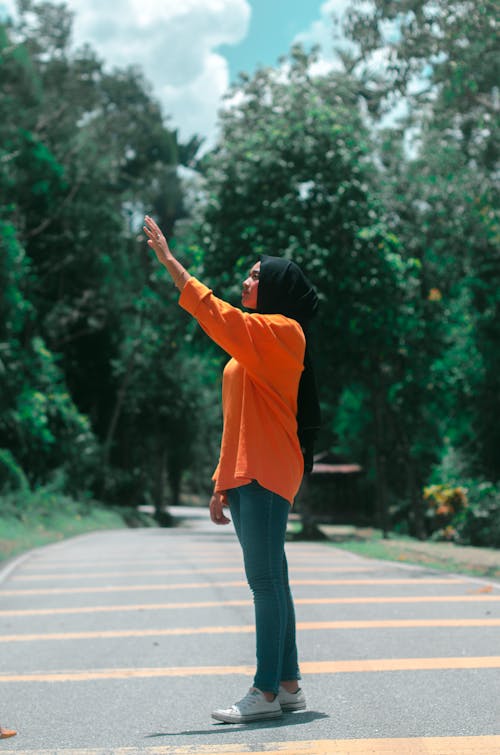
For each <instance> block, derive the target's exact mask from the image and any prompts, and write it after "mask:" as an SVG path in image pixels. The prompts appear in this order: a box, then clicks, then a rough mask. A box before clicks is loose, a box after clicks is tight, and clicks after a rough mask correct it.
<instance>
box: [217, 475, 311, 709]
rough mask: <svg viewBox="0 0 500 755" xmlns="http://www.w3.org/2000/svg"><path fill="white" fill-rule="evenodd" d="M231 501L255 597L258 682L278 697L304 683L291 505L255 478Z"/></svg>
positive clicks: (234, 492) (234, 490) (234, 493)
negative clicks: (290, 685)
mask: <svg viewBox="0 0 500 755" xmlns="http://www.w3.org/2000/svg"><path fill="white" fill-rule="evenodd" d="M227 497H228V502H229V507H230V511H231V518H232V520H233V523H234V528H235V530H236V534H237V535H238V539H239V541H240V544H241V547H242V550H243V558H244V562H245V573H246V577H247V580H248V584H249V585H250V589H251V590H252V592H253V598H254V606H255V630H256V645H257V671H256V674H255V678H254V682H253V683H254V686H255V687H257V688H258V689H260V690H262V691H265V692H274V693H275V694H277V692H278V689H279V684H280V681H291V680H293V679H300V672H299V667H298V662H297V646H296V642H295V610H294V606H293V599H292V594H291V592H290V586H289V584H288V566H287V562H286V556H285V533H286V523H287V519H288V513H289V511H290V504H289V503H288V501H286V500H285V499H284V498H281V496H279V495H277V494H276V493H272V492H271V491H270V490H266V488H263V487H262V486H261V485H259V483H258V482H256V481H255V480H254V481H253V482H251V483H249V484H248V485H243V486H242V487H239V488H232V489H231V490H228V491H227Z"/></svg>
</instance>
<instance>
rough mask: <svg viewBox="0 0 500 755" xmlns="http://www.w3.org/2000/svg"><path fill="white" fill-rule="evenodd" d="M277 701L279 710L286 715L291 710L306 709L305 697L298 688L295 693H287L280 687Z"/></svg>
mask: <svg viewBox="0 0 500 755" xmlns="http://www.w3.org/2000/svg"><path fill="white" fill-rule="evenodd" d="M278 701H279V704H280V705H281V710H282V711H284V712H285V713H287V712H288V711H291V710H305V709H306V696H305V695H304V693H303V692H302V690H301V689H300V687H299V688H298V690H297V692H287V691H286V689H285V688H284V687H280V689H279V692H278Z"/></svg>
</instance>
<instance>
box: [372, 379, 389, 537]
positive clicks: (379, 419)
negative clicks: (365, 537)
mask: <svg viewBox="0 0 500 755" xmlns="http://www.w3.org/2000/svg"><path fill="white" fill-rule="evenodd" d="M373 411H374V419H375V468H376V483H375V484H376V489H377V519H378V526H379V528H380V529H381V530H382V534H383V537H384V538H386V537H388V536H389V510H388V509H389V507H388V492H387V466H386V464H387V459H386V455H385V433H384V401H383V395H382V388H381V387H380V385H377V386H376V387H375V389H374V395H373Z"/></svg>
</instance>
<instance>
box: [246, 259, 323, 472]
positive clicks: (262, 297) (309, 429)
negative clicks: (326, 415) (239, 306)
mask: <svg viewBox="0 0 500 755" xmlns="http://www.w3.org/2000/svg"><path fill="white" fill-rule="evenodd" d="M317 309H318V296H317V294H316V291H315V290H314V288H313V286H312V285H311V283H310V282H309V280H308V279H307V278H306V276H305V275H304V273H303V272H302V270H301V269H300V267H299V266H298V265H296V264H295V262H292V261H291V260H286V259H283V258H282V257H270V256H269V255H267V254H263V255H262V256H261V258H260V273H259V287H258V289H257V312H260V314H263V315H278V314H279V315H285V317H290V318H291V319H292V320H296V321H297V322H298V323H299V324H300V326H301V327H302V330H303V331H304V335H305V337H306V350H305V354H304V371H303V372H302V375H301V378H300V384H299V394H298V397H297V424H298V436H299V442H300V445H301V447H302V453H303V455H304V469H305V471H306V472H310V471H311V469H312V466H313V454H314V440H315V438H316V433H317V431H318V429H319V426H320V422H321V415H320V408H319V400H318V391H317V388H316V380H315V376H314V367H313V363H312V359H311V355H310V352H309V348H308V326H309V322H310V321H311V320H312V318H313V317H314V315H315V314H316V311H317Z"/></svg>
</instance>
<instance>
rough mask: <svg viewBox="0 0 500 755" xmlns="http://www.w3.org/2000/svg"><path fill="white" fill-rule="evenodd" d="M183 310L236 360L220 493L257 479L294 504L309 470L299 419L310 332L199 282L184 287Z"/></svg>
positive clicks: (227, 379)
mask: <svg viewBox="0 0 500 755" xmlns="http://www.w3.org/2000/svg"><path fill="white" fill-rule="evenodd" d="M179 304H180V306H181V307H182V308H183V309H185V310H186V311H187V312H189V313H190V314H191V315H193V317H195V318H196V320H197V321H198V323H199V324H200V325H201V327H202V328H203V330H204V331H205V332H206V333H207V335H209V336H210V338H211V339H212V340H213V341H215V343H217V344H218V345H219V346H221V348H223V349H224V351H226V352H227V353H228V354H229V355H230V356H231V357H232V359H230V360H229V362H228V363H227V364H226V367H225V369H224V373H223V379H222V412H223V420H224V424H223V432H222V442H221V449H220V457H219V463H218V465H217V468H216V470H215V472H214V475H213V479H214V481H215V490H217V491H222V490H229V489H230V488H235V487H240V486H241V485H246V484H247V483H249V482H251V481H252V480H257V482H258V483H259V484H260V485H262V486H263V487H264V488H267V489H268V490H272V491H273V492H274V493H277V494H278V495H280V496H282V497H283V498H285V499H286V500H287V501H290V503H293V499H294V497H295V495H296V494H297V491H298V489H299V486H300V483H301V480H302V475H303V471H304V462H303V457H302V451H301V448H300V444H299V440H298V437H297V419H296V417H297V394H298V387H299V381H300V376H301V374H302V370H303V368H304V351H305V337H304V333H303V331H302V328H301V327H300V325H299V323H298V322H296V321H295V320H292V319H290V318H288V317H285V316H284V315H261V314H249V313H246V312H242V311H241V310H240V309H237V308H236V307H233V306H231V305H230V304H228V303H227V302H224V301H222V300H221V299H218V298H217V297H216V296H214V295H213V293H212V291H211V290H210V289H209V288H207V287H206V286H204V285H203V283H200V281H198V280H197V279H196V278H190V279H189V280H188V282H187V283H186V285H185V286H184V289H183V291H182V293H181V296H180V299H179Z"/></svg>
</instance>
